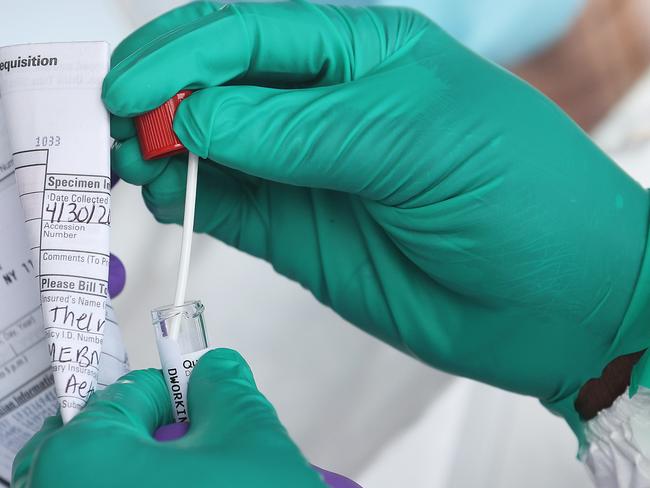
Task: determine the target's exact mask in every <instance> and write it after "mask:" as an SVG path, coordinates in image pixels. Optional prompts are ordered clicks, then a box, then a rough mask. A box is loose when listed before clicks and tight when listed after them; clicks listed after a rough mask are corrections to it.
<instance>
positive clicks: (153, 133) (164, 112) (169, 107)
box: [135, 90, 192, 160]
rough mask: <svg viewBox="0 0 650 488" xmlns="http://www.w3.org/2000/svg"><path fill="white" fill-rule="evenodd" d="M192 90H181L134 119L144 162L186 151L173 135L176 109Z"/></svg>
mask: <svg viewBox="0 0 650 488" xmlns="http://www.w3.org/2000/svg"><path fill="white" fill-rule="evenodd" d="M191 93H192V90H182V91H179V92H178V93H177V94H176V95H174V96H173V97H172V98H171V99H169V100H167V101H166V102H165V103H163V104H162V105H161V106H160V107H158V108H156V109H154V110H152V111H151V112H147V113H145V114H142V115H139V116H137V117H136V118H135V128H136V130H137V132H138V140H139V141H140V151H141V152H142V157H143V158H144V159H146V160H149V159H158V158H164V157H167V156H173V155H174V154H179V153H182V152H185V151H187V149H185V146H183V144H181V141H179V140H178V137H176V134H175V133H174V128H173V123H174V115H175V114H176V109H177V108H178V106H179V105H180V104H181V102H182V101H183V100H184V99H185V98H187V97H188V96H190V94H191Z"/></svg>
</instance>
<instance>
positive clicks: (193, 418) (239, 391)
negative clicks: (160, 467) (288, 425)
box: [185, 349, 287, 445]
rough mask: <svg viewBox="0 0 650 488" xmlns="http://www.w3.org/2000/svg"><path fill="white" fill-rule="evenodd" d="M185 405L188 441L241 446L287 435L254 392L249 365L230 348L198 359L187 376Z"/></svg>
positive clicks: (265, 400)
mask: <svg viewBox="0 0 650 488" xmlns="http://www.w3.org/2000/svg"><path fill="white" fill-rule="evenodd" d="M188 402H189V414H190V429H189V432H188V433H187V435H186V436H185V438H186V439H187V440H188V441H189V440H190V439H192V438H194V439H197V441H199V442H201V443H202V444H204V445H205V443H208V444H211V443H223V442H230V441H233V440H236V441H237V443H238V444H241V443H242V442H245V441H246V440H247V438H248V440H251V441H254V440H259V439H258V436H265V437H268V436H269V434H271V435H272V436H273V434H279V435H280V436H286V435H287V434H286V430H285V429H284V427H283V426H282V424H281V423H280V421H279V419H278V417H277V414H276V412H275V409H274V408H273V406H272V405H271V403H270V402H269V401H268V400H267V399H266V398H265V397H264V395H262V393H260V391H259V390H258V389H257V386H256V385H255V380H254V379H253V374H252V372H251V370H250V368H249V367H248V364H246V361H245V360H244V358H242V357H241V355H240V354H239V353H238V352H236V351H233V350H231V349H215V350H213V351H210V352H208V353H206V354H205V355H204V356H203V357H202V358H201V359H200V360H199V362H198V363H197V365H196V366H195V367H194V370H193V371H192V375H191V376H190V381H189V385H188ZM199 438H200V439H199Z"/></svg>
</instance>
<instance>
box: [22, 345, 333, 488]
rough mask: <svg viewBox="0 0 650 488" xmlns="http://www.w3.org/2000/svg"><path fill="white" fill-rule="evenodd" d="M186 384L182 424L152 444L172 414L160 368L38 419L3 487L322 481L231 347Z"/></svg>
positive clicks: (250, 486) (321, 487)
mask: <svg viewBox="0 0 650 488" xmlns="http://www.w3.org/2000/svg"><path fill="white" fill-rule="evenodd" d="M188 388H189V390H188V400H189V407H190V416H191V419H192V422H191V424H190V429H189V431H188V432H187V434H186V435H185V436H184V437H182V438H181V439H179V440H176V441H171V442H158V441H156V440H154V438H153V437H152V435H153V432H154V431H155V430H156V428H157V427H159V426H160V425H163V424H166V423H169V422H171V421H172V409H171V404H170V401H169V393H168V392H167V386H166V385H165V381H164V379H163V377H162V374H161V373H160V371H158V370H153V369H150V370H145V371H133V372H131V373H129V374H127V375H126V376H124V377H123V378H122V379H121V380H119V381H118V382H117V383H115V384H113V385H111V386H109V387H107V388H106V389H105V390H102V391H99V392H96V393H95V394H94V395H93V397H92V398H91V400H90V402H89V403H88V406H87V407H86V408H85V409H84V410H83V411H82V412H81V413H80V414H79V415H77V416H76V417H75V418H74V419H73V420H71V421H70V422H69V423H68V424H67V425H66V426H65V427H62V426H61V418H60V417H58V416H57V417H51V418H49V419H47V420H46V421H45V424H44V425H43V428H42V429H41V431H40V432H38V433H37V434H36V435H35V436H34V437H33V438H32V439H31V440H30V441H29V442H28V443H27V445H26V446H25V447H24V448H23V449H22V450H21V451H20V452H19V453H18V455H17V456H16V459H15V460H14V466H13V481H12V486H13V487H15V488H26V487H31V488H41V487H43V488H46V487H47V488H57V487H61V488H75V487H84V488H85V487H88V486H92V487H93V488H102V487H110V488H115V487H123V488H130V487H134V488H136V487H142V486H156V487H167V486H188V487H189V486H191V487H202V486H210V487H224V488H225V487H236V488H259V487H261V486H269V487H278V488H286V487H294V486H296V487H298V486H300V487H303V486H304V487H307V488H312V487H313V488H325V484H324V483H323V482H322V481H321V479H320V476H319V475H318V474H317V473H316V472H315V471H314V470H313V469H312V468H311V466H310V465H309V464H308V463H307V461H306V460H305V458H304V457H303V456H302V454H301V453H300V451H299V450H298V448H297V447H296V445H295V444H294V443H293V442H292V441H291V439H290V438H289V436H288V435H287V432H286V430H285V429H284V427H283V426H282V424H281V423H280V421H279V420H278V418H277V416H276V413H275V410H274V409H273V407H272V406H271V404H270V403H269V402H268V400H267V399H266V398H264V396H263V395H262V394H261V393H260V392H259V391H258V390H257V387H256V386H255V381H254V379H253V375H252V373H251V371H250V369H249V368H248V365H247V364H246V362H245V361H244V360H243V359H242V357H241V356H240V355H239V354H238V353H236V352H235V351H232V350H229V349H217V350H214V351H210V352H208V353H207V354H206V355H205V356H203V358H201V360H200V361H199V362H198V364H197V366H196V367H195V369H194V371H193V373H192V376H191V377H190V383H189V387H188Z"/></svg>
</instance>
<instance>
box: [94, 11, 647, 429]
mask: <svg viewBox="0 0 650 488" xmlns="http://www.w3.org/2000/svg"><path fill="white" fill-rule="evenodd" d="M183 88H192V89H197V90H199V91H197V92H196V93H195V94H193V95H192V96H191V97H190V98H189V99H187V100H186V101H185V102H183V104H182V105H181V107H180V109H179V111H178V114H177V118H176V122H175V126H174V128H175V131H176V133H177V134H178V136H179V137H180V139H181V141H182V142H183V143H184V144H185V145H186V146H187V147H188V148H189V149H190V150H192V151H193V152H195V153H197V154H199V155H200V156H201V157H202V158H204V161H202V164H201V168H200V173H199V179H200V181H199V189H198V209H197V218H196V228H197V230H199V231H201V232H206V233H209V234H211V235H213V236H215V237H217V238H218V239H221V240H223V241H225V242H227V243H229V244H232V245H234V246H237V247H238V248H240V249H242V250H244V251H246V252H248V253H251V254H253V255H255V256H259V257H261V258H264V259H266V260H268V261H270V262H271V263H272V264H273V266H274V267H275V269H276V270H277V271H279V272H280V273H283V274H284V275H286V276H288V277H290V278H292V279H295V280H297V281H299V282H300V283H302V284H303V285H304V286H305V287H307V288H308V289H310V290H311V291H312V292H313V293H314V295H315V296H316V297H317V298H318V299H319V300H320V301H322V302H323V303H325V304H327V305H329V306H331V307H332V308H333V309H335V310H336V311H337V312H338V313H339V314H341V315H342V316H343V317H345V318H346V319H348V320H350V321H351V322H353V323H355V324H356V325H358V326H359V327H361V328H363V329H365V330H367V331H368V332H370V333H372V334H373V335H375V336H377V337H379V338H381V339H383V340H384V341H386V342H388V343H390V344H393V345H395V346H396V347H399V348H401V349H402V350H405V351H407V352H409V353H410V354H412V355H414V356H416V357H418V358H420V359H422V360H423V361H426V362H427V363H429V364H431V365H433V366H436V367H438V368H441V369H444V370H446V371H449V372H452V373H456V374H460V375H464V376H469V377H472V378H476V379H479V380H481V381H484V382H487V383H490V384H494V385H497V386H500V387H502V388H506V389H509V390H513V391H517V392H521V393H525V394H530V395H534V396H537V397H538V398H540V399H542V401H543V402H544V403H545V404H546V405H548V406H549V407H550V408H552V409H553V410H555V411H556V412H559V413H561V414H562V415H564V416H565V417H566V418H567V420H569V422H570V423H571V424H572V426H573V427H574V429H575V430H576V431H577V432H578V434H579V435H581V434H580V427H579V420H578V416H577V413H576V411H575V409H574V407H573V401H574V400H575V398H576V395H577V392H578V391H579V389H580V387H581V386H582V385H583V384H584V383H585V382H586V381H587V380H589V379H590V378H593V377H597V376H599V375H600V373H601V371H602V369H603V368H604V367H605V365H607V364H608V363H609V362H610V361H611V360H612V359H613V358H615V357H618V356H619V355H621V354H626V353H630V352H636V351H640V350H643V349H645V348H646V347H647V346H648V344H650V330H649V329H648V328H647V326H644V325H643V324H644V322H645V321H648V320H650V311H649V310H648V307H647V303H648V300H647V297H648V289H647V285H645V283H647V282H648V278H647V275H648V273H649V272H650V270H648V269H645V268H644V267H643V265H642V264H643V258H644V255H645V246H646V234H647V230H648V226H647V222H648V195H647V194H646V192H645V191H644V190H643V189H642V188H641V187H640V186H639V185H637V184H636V183H635V182H634V181H632V180H631V179H630V178H629V177H628V176H627V175H626V174H625V173H624V172H623V171H622V170H621V169H620V168H618V167H617V166H616V165H615V164H614V163H613V162H612V161H611V160H610V159H608V158H607V157H606V156H605V155H604V154H603V153H602V152H601V151H600V150H599V149H598V148H597V147H596V146H595V145H594V144H593V143H592V142H591V141H590V140H589V138H588V137H587V136H586V135H585V134H584V133H583V132H582V131H581V130H580V129H579V128H578V127H577V126H576V125H575V124H574V123H573V122H572V121H571V120H569V118H568V117H567V116H566V115H565V114H564V113H563V112H562V111H561V110H560V109H559V108H558V107H557V106H556V105H554V104H553V103H552V102H551V101H549V100H548V99H547V98H545V97H544V96H542V95H541V94H540V93H538V92H537V91H536V90H534V89H533V88H531V87H530V86H529V85H527V84H525V83H523V82H522V81H521V80H519V79H517V78H515V77H514V76H512V75H511V74H509V73H508V72H506V71H505V70H502V69H500V68H498V67H496V66H494V65H492V64H490V63H489V62H487V61H485V60H483V59H481V58H480V57H478V56H476V55H475V54H473V53H471V52H469V51H468V50H466V49H465V48H464V47H462V46H461V45H459V44H458V43H457V42H456V41H454V40H453V39H452V38H450V37H449V36H448V35H447V34H446V33H445V32H443V31H442V30H441V29H439V28H438V27H437V26H436V25H434V24H433V23H432V22H430V21H429V20H428V19H426V18H424V17H423V16H421V15H419V14H417V13H416V12H414V11H409V10H403V9H390V8H385V9H381V8H360V9H353V8H337V7H328V6H314V5H310V4H307V3H304V2H291V3H279V4H232V5H229V6H227V7H224V8H221V7H219V6H217V5H216V4H214V3H210V2H199V3H193V4H190V5H188V6H186V7H182V8H180V9H177V10H174V11H172V12H169V13H168V14H166V15H164V16H162V17H160V18H159V19H156V20H154V21H153V22H151V23H150V24H148V25H146V26H145V27H143V28H142V29H140V30H139V31H136V32H135V33H134V34H133V35H132V36H130V37H129V38H127V39H126V40H125V41H124V42H123V43H122V44H121V45H120V46H119V47H118V48H117V50H116V52H115V54H114V57H113V68H112V70H111V72H110V73H109V74H108V76H107V78H106V80H105V84H104V101H105V103H106V106H107V107H108V108H109V110H111V111H112V112H113V113H115V114H117V115H118V116H119V117H117V118H115V120H114V123H113V133H114V136H115V137H116V138H117V139H118V140H120V141H121V143H120V144H119V145H118V147H117V148H116V149H115V151H114V155H113V165H114V169H115V170H116V171H117V172H118V173H119V174H120V175H121V176H122V177H123V178H124V179H125V180H127V181H130V182H132V183H135V184H140V185H143V196H144V199H145V202H146V204H147V206H148V207H149V209H150V210H151V211H152V212H153V214H154V215H155V217H156V218H157V219H158V220H159V221H161V222H175V223H178V222H180V220H181V219H182V213H183V212H182V208H183V195H184V184H185V163H184V161H183V158H182V157H181V158H172V159H170V160H167V161H164V162H156V161H153V162H144V161H142V159H141V158H140V155H139V148H138V144H137V141H136V140H135V138H133V135H134V132H133V125H132V123H131V122H130V120H129V119H128V117H131V116H134V115H136V114H138V113H141V112H145V111H148V110H151V109H153V108H154V107H156V106H158V105H160V104H161V103H162V102H164V101H165V100H167V99H168V98H170V97H171V96H172V95H173V94H174V93H176V92H177V91H179V90H180V89H183ZM637 283H639V285H638V286H637ZM643 381H645V382H646V383H647V382H648V380H647V379H645V380H643Z"/></svg>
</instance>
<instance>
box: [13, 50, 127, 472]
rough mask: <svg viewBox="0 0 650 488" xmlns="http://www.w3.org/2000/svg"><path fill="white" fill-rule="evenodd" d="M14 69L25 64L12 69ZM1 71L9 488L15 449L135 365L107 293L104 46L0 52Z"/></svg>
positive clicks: (72, 412)
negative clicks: (47, 422)
mask: <svg viewBox="0 0 650 488" xmlns="http://www.w3.org/2000/svg"><path fill="white" fill-rule="evenodd" d="M42 59H48V62H47V64H43V62H42V61H41V60H42ZM7 60H9V61H11V60H17V61H18V62H17V63H14V65H15V68H11V66H12V65H11V64H7ZM24 60H34V61H28V62H25V61H24ZM36 60H38V61H36ZM30 63H31V64H30ZM39 63H40V64H39ZM0 65H4V66H5V67H7V66H8V67H9V69H5V70H3V71H0V94H1V96H2V98H1V99H0V102H2V104H1V106H3V107H4V109H5V110H4V116H5V119H6V126H7V129H8V133H9V134H8V137H7V135H6V134H5V133H4V130H3V127H2V126H3V125H4V124H2V123H1V122H0V236H2V239H1V240H0V480H3V481H4V483H6V484H7V482H8V479H9V477H10V473H11V463H12V461H13V457H14V456H15V454H16V452H17V451H18V449H20V447H22V445H24V443H25V442H26V441H27V440H28V439H29V437H31V436H32V435H33V434H34V432H36V431H37V430H38V429H39V428H40V426H41V424H42V422H43V419H44V418H45V417H46V416H48V415H52V414H53V413H54V412H55V411H56V408H57V404H58V406H60V408H61V415H62V417H63V419H64V421H68V420H70V419H71V418H72V417H74V415H76V414H77V413H78V412H79V411H80V410H81V409H82V408H83V406H84V405H85V403H86V401H87V399H88V396H89V395H90V394H91V393H92V391H94V389H95V388H101V387H102V386H105V385H106V384H109V383H111V382H113V381H115V380H116V379H117V378H118V377H119V376H121V375H122V374H124V373H125V372H127V371H128V361H127V358H126V353H125V350H124V346H123V344H122V340H121V336H120V332H119V329H118V327H117V324H116V321H115V317H114V314H113V311H112V307H111V305H110V301H109V299H108V296H107V295H108V281H107V280H108V261H109V225H110V174H109V172H110V170H109V161H108V147H109V143H110V141H109V136H108V118H107V114H106V112H105V110H104V109H103V106H102V104H101V100H100V89H101V81H102V79H103V76H104V74H105V72H106V70H107V68H108V46H107V45H106V44H105V43H58V44H33V45H24V46H11V47H6V48H0ZM23 65H24V66H23ZM8 141H9V143H8ZM21 204H22V205H21ZM57 399H58V402H57ZM0 484H1V481H0Z"/></svg>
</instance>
